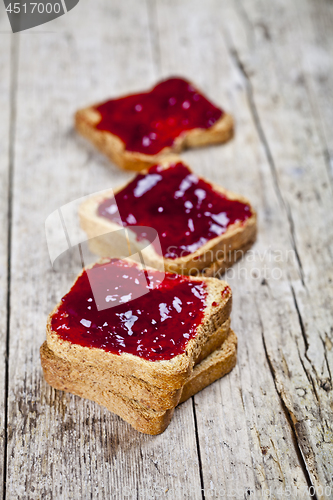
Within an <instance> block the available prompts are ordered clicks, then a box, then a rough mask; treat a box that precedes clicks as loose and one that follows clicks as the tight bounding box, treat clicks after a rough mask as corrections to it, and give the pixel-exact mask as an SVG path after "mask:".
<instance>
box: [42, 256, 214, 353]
mask: <svg viewBox="0 0 333 500" xmlns="http://www.w3.org/2000/svg"><path fill="white" fill-rule="evenodd" d="M206 287H207V285H206V282H204V281H196V280H194V279H190V278H188V277H184V276H180V275H175V274H171V273H166V274H164V273H161V272H159V271H157V270H151V269H149V270H148V271H147V270H143V269H140V268H139V267H138V266H137V265H136V264H134V263H133V262H129V261H126V260H118V259H105V260H104V262H103V263H101V262H100V263H97V264H95V265H94V266H93V267H92V268H91V269H87V270H85V271H84V272H83V273H82V274H81V275H80V276H79V277H78V279H77V280H76V282H75V283H74V285H73V287H72V288H71V289H70V291H69V292H68V293H67V295H65V296H64V297H63V298H62V300H61V304H60V306H59V307H58V309H57V311H56V312H55V313H54V314H53V316H52V323H51V327H52V330H53V331H55V332H56V333H57V334H58V335H59V337H60V338H61V339H63V340H67V341H69V342H71V343H74V344H79V345H81V346H85V347H95V348H100V349H104V350H105V351H109V352H111V353H114V354H121V353H124V352H126V353H130V354H134V355H136V356H139V357H140V358H144V359H147V360H150V361H157V360H163V359H164V360H168V359H171V358H172V357H174V356H176V355H178V354H182V353H183V352H184V351H185V348H186V345H187V343H188V341H189V340H190V339H191V338H193V337H194V336H195V335H196V332H197V327H198V326H199V325H200V323H201V322H202V320H203V317H204V309H205V307H206V297H207V289H206ZM110 306H112V307H110Z"/></svg>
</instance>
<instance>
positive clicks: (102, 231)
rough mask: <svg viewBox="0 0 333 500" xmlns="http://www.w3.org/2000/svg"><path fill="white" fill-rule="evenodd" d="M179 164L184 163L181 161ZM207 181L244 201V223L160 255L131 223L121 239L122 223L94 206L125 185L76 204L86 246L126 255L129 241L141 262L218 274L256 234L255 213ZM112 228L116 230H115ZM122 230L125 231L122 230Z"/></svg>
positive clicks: (179, 270) (178, 271)
mask: <svg viewBox="0 0 333 500" xmlns="http://www.w3.org/2000/svg"><path fill="white" fill-rule="evenodd" d="M183 164H184V165H186V163H184V162H183ZM169 165H170V162H169V161H168V162H163V163H162V166H163V167H164V168H168V166H169ZM143 173H146V172H143ZM129 182H131V181H129ZM126 185H127V184H126ZM126 185H125V186H126ZM211 185H212V187H213V189H214V190H215V191H217V192H219V193H221V194H223V195H224V196H226V197H227V198H229V199H231V200H236V201H240V202H242V203H246V204H248V205H249V206H250V210H251V214H252V215H251V217H249V218H248V219H247V220H246V221H245V222H244V223H241V222H237V223H235V224H231V225H230V226H228V228H227V230H226V232H225V233H223V234H222V235H220V236H217V237H216V238H212V239H211V240H209V241H207V243H205V244H204V245H203V246H202V247H200V248H199V249H198V250H197V251H195V252H193V253H191V254H189V255H185V256H182V257H178V258H176V259H168V258H163V257H162V256H160V255H158V254H157V253H156V251H155V250H154V248H153V246H152V245H151V244H148V245H147V242H142V241H141V242H138V241H137V238H136V234H135V233H134V232H133V231H131V226H126V242H125V240H124V241H123V242H121V241H120V239H121V238H122V236H121V233H119V230H120V229H122V227H121V226H119V225H118V224H116V223H114V222H112V221H110V220H109V219H107V218H106V217H101V216H99V215H98V206H99V204H100V203H101V202H102V201H104V200H105V199H107V198H108V197H113V196H114V194H116V193H117V192H119V191H121V190H122V189H124V187H125V186H121V187H119V188H116V189H114V190H109V191H105V192H103V193H102V194H97V195H94V196H92V197H90V198H88V199H87V200H85V201H84V202H83V203H82V204H81V205H80V207H79V218H80V224H81V227H82V229H83V230H84V231H85V232H86V234H87V236H88V245H89V248H90V250H91V251H92V252H93V253H95V254H97V255H99V256H101V257H112V256H121V255H127V253H126V252H128V245H129V246H130V248H131V249H132V252H133V253H135V252H138V251H141V252H142V253H143V254H144V259H145V262H146V263H147V264H149V265H151V266H152V267H155V268H156V269H161V270H164V269H165V270H166V271H168V272H172V273H176V274H184V275H193V276H199V275H203V276H215V275H217V274H222V272H223V271H225V270H226V269H228V268H229V267H231V266H232V265H233V264H234V263H235V262H236V261H237V260H239V259H240V258H241V257H242V255H243V253H244V252H245V251H247V250H248V249H249V248H250V247H251V246H252V244H253V243H254V241H255V239H256V235H257V214H256V212H255V210H254V208H253V207H252V205H251V203H250V202H249V200H248V199H247V198H245V197H244V196H241V195H238V194H236V193H234V192H232V191H229V190H227V189H225V188H223V187H221V186H218V185H217V184H215V183H211ZM116 231H118V233H115V232H116ZM123 234H124V235H125V232H124V233H123ZM124 237H125V236H123V238H124Z"/></svg>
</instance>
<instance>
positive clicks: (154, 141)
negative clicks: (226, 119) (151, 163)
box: [95, 78, 223, 155]
mask: <svg viewBox="0 0 333 500" xmlns="http://www.w3.org/2000/svg"><path fill="white" fill-rule="evenodd" d="M95 109H96V110H97V111H98V112H99V113H100V115H101V119H100V122H99V123H98V124H97V125H96V128H97V129H98V130H103V131H107V132H111V133H112V134H114V135H116V136H118V137H119V138H120V139H121V140H122V141H123V142H124V143H125V148H126V149H127V150H128V151H132V152H133V151H135V152H139V153H144V154H147V155H154V154H157V153H159V152H160V151H162V149H163V148H165V147H170V146H172V145H173V143H174V141H175V139H176V138H177V137H179V136H180V135H181V134H182V133H183V132H185V131H187V130H192V129H195V128H201V129H207V128H210V127H211V126H212V125H214V123H216V122H217V120H219V118H221V116H222V115H223V111H222V110H221V109H219V108H217V107H216V106H214V105H213V104H212V103H211V102H209V101H208V100H207V99H206V97H204V96H203V95H202V94H201V93H200V92H198V90H197V89H195V88H194V87H193V86H192V85H191V84H190V83H189V82H187V81H186V80H183V79H182V78H169V79H168V80H164V81H162V82H161V83H159V84H158V85H156V87H154V88H153V89H152V90H151V91H149V92H144V93H140V94H135V95H129V96H126V97H122V98H120V99H112V100H109V101H107V102H105V103H103V104H100V105H99V106H95Z"/></svg>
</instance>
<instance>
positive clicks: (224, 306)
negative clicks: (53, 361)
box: [46, 259, 232, 392]
mask: <svg viewBox="0 0 333 500" xmlns="http://www.w3.org/2000/svg"><path fill="white" fill-rule="evenodd" d="M126 260H127V261H128V262H130V263H131V265H133V266H137V267H140V265H139V264H137V263H135V262H133V261H130V259H126ZM108 261H109V259H103V260H102V262H105V263H107V262H108ZM92 267H93V265H91V266H88V267H87V268H86V269H88V268H92ZM147 269H149V272H152V273H154V272H156V270H155V269H152V268H147ZM83 272H85V270H83V271H82V273H83ZM82 273H80V275H79V276H78V277H77V279H78V278H79V277H80V276H81V274H82ZM190 279H191V280H194V281H197V282H200V283H201V282H202V281H204V282H205V283H206V291H207V296H206V299H205V302H206V306H205V308H204V311H203V320H202V322H201V324H200V325H199V326H198V327H197V331H196V335H195V336H194V337H192V338H191V339H189V341H188V342H187V345H186V347H185V350H184V353H183V354H179V355H177V356H174V357H173V358H171V359H169V360H158V361H150V360H147V359H144V358H141V357H138V356H136V355H133V354H130V353H126V352H123V353H121V354H120V355H118V354H113V353H111V352H108V351H105V350H103V349H100V348H95V347H94V348H91V347H85V346H81V345H79V344H75V343H72V342H69V341H68V340H63V339H62V338H61V337H60V336H59V334H58V333H57V332H56V331H54V330H52V317H53V315H54V314H55V313H56V312H57V310H58V307H60V305H61V302H60V303H59V304H57V306H56V307H55V308H54V310H53V311H52V312H51V314H50V315H49V317H48V320H47V327H46V338H47V345H48V347H49V348H50V349H51V350H52V351H53V352H54V353H55V354H56V355H57V356H59V357H61V358H64V359H66V360H68V361H69V362H72V363H86V364H88V365H91V366H96V367H99V368H103V369H105V370H108V371H110V372H114V373H119V374H121V375H125V376H129V375H131V376H134V377H136V378H139V379H142V380H145V381H146V382H148V383H149V384H151V385H154V386H156V387H160V388H161V389H164V390H166V391H167V392H172V391H174V390H176V389H179V388H180V387H182V386H183V385H184V383H185V382H186V380H187V379H188V377H189V376H190V374H191V372H192V369H193V366H194V363H195V361H196V359H197V358H198V356H199V355H200V352H201V350H202V347H203V345H204V344H205V343H206V342H207V341H208V340H209V339H210V337H211V336H212V335H213V334H214V332H215V331H216V330H218V329H219V328H220V327H221V325H222V324H223V323H224V322H225V321H227V319H228V318H229V316H230V312H231V305H232V293H231V289H230V287H229V286H228V284H227V283H226V282H224V281H220V280H217V279H216V278H198V277H191V278H190ZM150 293H151V292H150Z"/></svg>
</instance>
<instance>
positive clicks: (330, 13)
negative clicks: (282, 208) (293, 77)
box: [295, 1, 333, 182]
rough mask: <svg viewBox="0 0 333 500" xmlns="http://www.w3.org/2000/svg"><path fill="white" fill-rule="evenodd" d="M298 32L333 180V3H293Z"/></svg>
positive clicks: (312, 102)
mask: <svg viewBox="0 0 333 500" xmlns="http://www.w3.org/2000/svg"><path fill="white" fill-rule="evenodd" d="M295 8H296V9H297V14H295V16H296V18H297V21H298V23H297V26H296V29H297V34H298V36H299V38H300V39H301V44H302V53H301V57H302V59H301V62H302V70H303V71H302V76H303V77H304V84H305V85H306V87H307V90H308V93H309V97H310V103H311V106H312V112H313V115H314V118H317V120H318V121H317V128H318V132H319V133H320V135H321V141H322V152H323V154H324V155H325V160H326V166H327V170H328V173H329V176H330V178H331V182H333V137H332V126H333V66H332V53H333V40H332V24H333V6H332V4H331V3H330V2H325V1H319V2H316V4H313V3H312V2H310V1H307V2H305V3H302V2H301V3H297V4H295Z"/></svg>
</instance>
